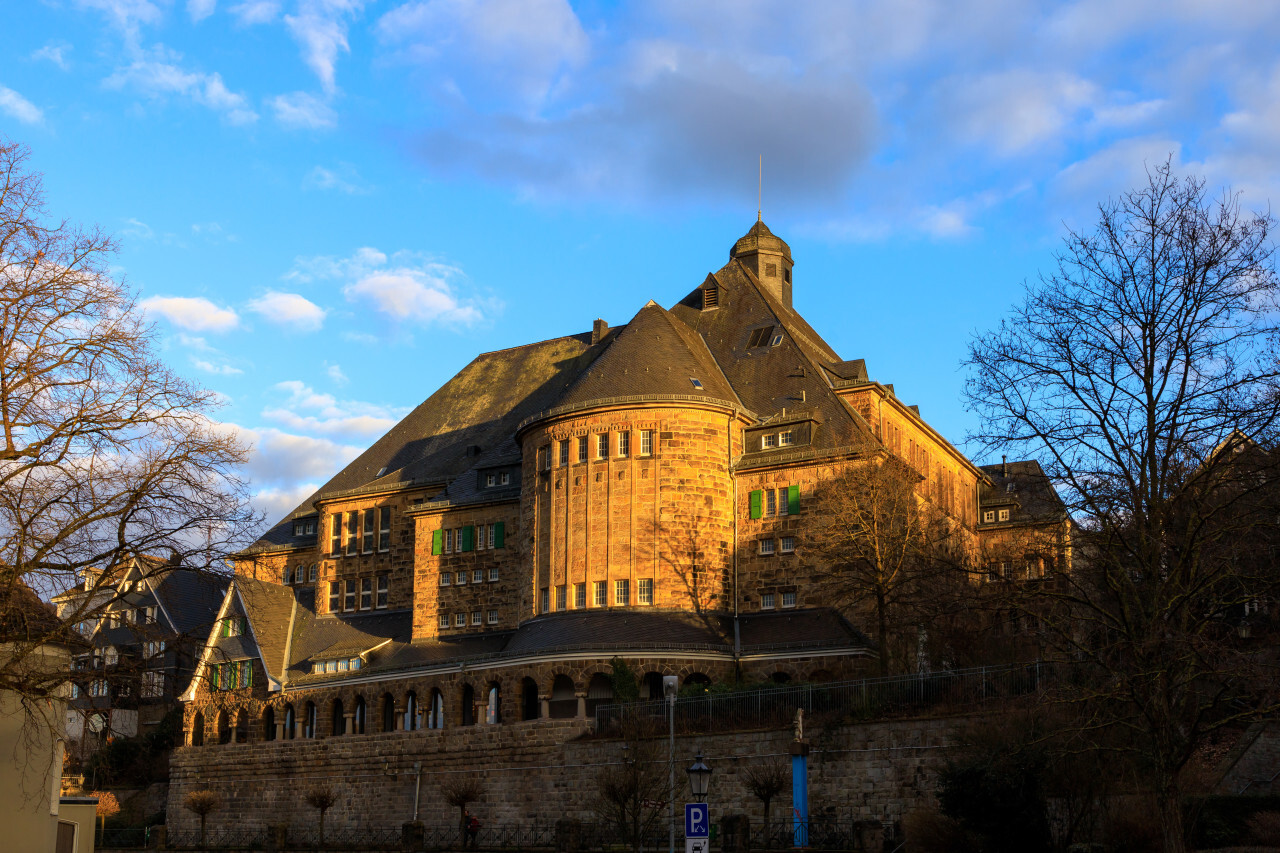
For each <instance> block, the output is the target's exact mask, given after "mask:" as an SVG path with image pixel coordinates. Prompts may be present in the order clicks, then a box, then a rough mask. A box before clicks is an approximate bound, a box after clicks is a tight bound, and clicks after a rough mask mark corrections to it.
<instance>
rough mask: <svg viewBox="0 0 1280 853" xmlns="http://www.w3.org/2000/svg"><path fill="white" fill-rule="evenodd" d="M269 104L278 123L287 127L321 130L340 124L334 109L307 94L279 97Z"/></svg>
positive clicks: (296, 93)
mask: <svg viewBox="0 0 1280 853" xmlns="http://www.w3.org/2000/svg"><path fill="white" fill-rule="evenodd" d="M268 103H269V104H270V105H271V108H272V109H273V110H275V114H276V121H278V122H280V124H282V125H283V126H285V127H290V128H304V129H307V130H320V129H322V128H329V127H333V126H334V125H336V124H337V123H338V114H337V113H336V112H334V111H333V107H331V106H329V105H328V104H326V103H325V102H324V101H322V100H320V99H319V98H317V97H316V96H315V95H311V94H308V93H307V92H293V93H291V94H288V95H277V96H276V97H274V98H272V99H271V100H270V101H269V102H268Z"/></svg>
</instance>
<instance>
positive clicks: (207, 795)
mask: <svg viewBox="0 0 1280 853" xmlns="http://www.w3.org/2000/svg"><path fill="white" fill-rule="evenodd" d="M182 805H183V806H185V807H186V808H187V810H188V811H192V812H195V813H196V814H197V815H199V816H200V846H201V847H203V846H204V829H205V821H206V820H207V819H208V817H209V815H211V814H213V813H214V812H216V811H217V810H218V809H219V808H221V807H222V798H221V797H219V796H218V795H217V794H216V793H214V792H213V791H209V790H203V789H202V790H198V791H188V792H187V795H186V796H185V797H183V798H182Z"/></svg>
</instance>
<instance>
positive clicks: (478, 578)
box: [471, 569, 484, 583]
mask: <svg viewBox="0 0 1280 853" xmlns="http://www.w3.org/2000/svg"><path fill="white" fill-rule="evenodd" d="M471 582H472V583H484V569H472V570H471Z"/></svg>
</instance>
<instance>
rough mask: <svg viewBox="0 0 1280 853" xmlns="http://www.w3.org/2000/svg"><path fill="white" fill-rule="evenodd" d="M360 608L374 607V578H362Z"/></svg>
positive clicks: (368, 608) (369, 608)
mask: <svg viewBox="0 0 1280 853" xmlns="http://www.w3.org/2000/svg"><path fill="white" fill-rule="evenodd" d="M360 609H361V610H372V609H373V578H361V579H360Z"/></svg>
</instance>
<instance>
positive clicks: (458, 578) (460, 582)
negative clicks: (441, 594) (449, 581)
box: [453, 569, 467, 586]
mask: <svg viewBox="0 0 1280 853" xmlns="http://www.w3.org/2000/svg"><path fill="white" fill-rule="evenodd" d="M453 585H454V586H466V585H467V572H466V570H465V569H464V570H462V571H460V572H458V574H457V575H455V576H454V578H453Z"/></svg>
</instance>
